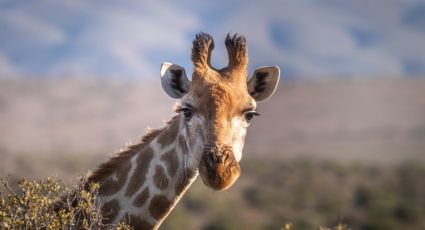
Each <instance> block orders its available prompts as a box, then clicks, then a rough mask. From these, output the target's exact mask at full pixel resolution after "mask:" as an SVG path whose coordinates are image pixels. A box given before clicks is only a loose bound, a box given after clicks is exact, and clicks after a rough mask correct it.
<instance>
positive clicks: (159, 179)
mask: <svg viewBox="0 0 425 230" xmlns="http://www.w3.org/2000/svg"><path fill="white" fill-rule="evenodd" d="M153 182H154V184H155V186H156V187H157V188H158V189H161V190H163V189H165V188H167V186H168V178H167V175H165V171H164V168H163V167H162V166H161V165H157V166H156V167H155V175H154V176H153Z"/></svg>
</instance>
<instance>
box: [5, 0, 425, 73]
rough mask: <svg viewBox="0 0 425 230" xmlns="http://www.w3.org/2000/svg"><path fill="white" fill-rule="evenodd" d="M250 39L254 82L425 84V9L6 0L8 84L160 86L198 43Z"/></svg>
mask: <svg viewBox="0 0 425 230" xmlns="http://www.w3.org/2000/svg"><path fill="white" fill-rule="evenodd" d="M200 31H203V32H207V33H210V34H211V35H212V36H213V37H214V41H215V49H214V52H213V59H212V62H213V65H215V66H216V67H218V68H221V67H224V66H225V65H226V63H227V54H226V51H225V47H224V38H225V36H226V34H227V33H232V34H233V33H239V34H242V35H245V36H246V38H247V42H248V48H249V56H250V64H249V70H250V72H251V73H252V72H253V71H254V70H255V69H256V68H258V67H260V66H264V65H278V66H280V68H281V70H282V77H286V78H344V77H362V78H364V77H394V76H396V77H400V76H401V77H418V76H419V77H421V76H425V0H373V1H372V0H369V1H366V0H345V1H340V0H316V1H307V0H293V1H284V0H276V1H267V0H265V1H255V0H246V1H234V0H226V1H225V0H218V1H198V0H187V1H165V0H164V1H158V0H156V1H154V0H152V1H126V0H123V1H110V0H104V1H80V0H72V1H71V0H64V1H57V0H38V1H20V0H0V78H2V77H14V76H22V77H25V78H31V77H35V78H36V77H65V76H84V77H118V78H126V79H153V78H157V77H159V67H160V65H161V63H162V62H164V61H168V62H173V63H175V64H179V65H181V66H183V67H185V68H186V70H187V72H188V73H190V72H191V69H192V66H191V62H190V50H191V43H192V40H193V38H194V36H195V34H196V33H198V32H200Z"/></svg>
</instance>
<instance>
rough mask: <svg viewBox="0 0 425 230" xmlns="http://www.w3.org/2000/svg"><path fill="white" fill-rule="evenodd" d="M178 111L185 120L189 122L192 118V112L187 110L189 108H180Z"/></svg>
mask: <svg viewBox="0 0 425 230" xmlns="http://www.w3.org/2000/svg"><path fill="white" fill-rule="evenodd" d="M180 111H181V112H182V113H183V116H184V117H185V118H186V119H188V120H189V119H190V118H191V117H192V110H191V109H189V108H181V110H180Z"/></svg>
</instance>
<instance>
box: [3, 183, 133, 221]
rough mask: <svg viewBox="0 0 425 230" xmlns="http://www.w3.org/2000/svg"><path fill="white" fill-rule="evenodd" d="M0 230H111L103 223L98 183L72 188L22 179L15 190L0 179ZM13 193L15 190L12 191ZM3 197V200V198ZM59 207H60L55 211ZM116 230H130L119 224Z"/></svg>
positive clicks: (60, 184) (61, 184) (80, 184)
mask: <svg viewBox="0 0 425 230" xmlns="http://www.w3.org/2000/svg"><path fill="white" fill-rule="evenodd" d="M0 182H1V184H0V191H3V192H0V229H112V228H113V227H112V226H106V225H104V224H103V223H102V215H101V212H100V206H99V204H98V202H96V196H97V191H98V189H99V185H98V184H90V185H88V186H86V188H84V186H83V185H84V184H85V183H84V182H81V183H79V184H78V185H76V186H75V187H74V188H69V187H67V186H66V185H65V184H64V183H63V182H59V181H56V180H54V179H52V178H48V179H46V180H40V181H31V180H27V179H22V180H20V181H19V182H18V184H17V185H18V186H17V189H12V188H11V187H10V186H9V182H8V179H7V178H2V179H0ZM14 190H16V191H14ZM5 196H6V197H5ZM58 207H60V208H58ZM117 229H129V227H128V226H127V225H125V224H124V223H120V224H119V225H118V226H117Z"/></svg>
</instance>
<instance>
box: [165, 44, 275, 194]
mask: <svg viewBox="0 0 425 230" xmlns="http://www.w3.org/2000/svg"><path fill="white" fill-rule="evenodd" d="M236 38H239V37H236ZM208 39H211V40H208ZM228 39H229V37H228ZM230 39H231V40H232V41H230V42H229V41H228V40H226V46H227V48H228V51H229V58H230V59H231V60H233V61H229V66H228V67H226V68H223V69H221V70H217V69H214V68H212V67H210V66H209V64H208V66H202V65H201V66H200V64H199V62H201V61H199V60H198V59H199V58H202V57H199V56H202V55H203V53H202V52H207V51H202V50H201V51H199V49H207V50H209V51H211V46H212V44H213V43H212V38H210V37H207V38H205V37H201V38H199V36H197V38H196V39H195V41H194V49H193V50H192V60H193V62H194V66H195V71H194V72H193V74H192V81H191V82H190V81H189V80H188V79H187V77H186V74H185V71H184V69H183V68H182V67H180V66H178V65H174V64H170V63H165V64H163V66H162V68H161V83H162V86H163V88H164V90H165V91H166V92H167V93H168V94H169V95H170V96H171V97H173V98H181V102H180V107H179V109H178V111H179V112H180V113H181V116H180V119H181V122H180V132H181V134H182V135H183V136H185V140H186V143H187V145H188V151H189V152H190V153H191V154H192V156H193V158H194V162H195V164H197V165H196V166H197V167H198V168H199V173H200V176H201V178H202V180H203V182H204V184H206V185H207V186H208V187H211V188H213V189H215V190H224V189H227V188H229V187H230V186H231V185H232V184H233V183H234V182H235V181H236V179H237V178H238V177H239V175H240V166H239V161H240V160H241V158H242V150H243V146H244V142H245V134H246V131H247V128H248V126H249V125H250V123H251V121H252V119H253V118H254V117H255V116H256V115H259V114H258V113H257V112H256V107H257V101H262V100H265V99H266V98H268V97H270V96H271V95H272V94H273V92H274V90H275V89H276V86H277V83H278V79H279V68H278V67H262V68H260V69H258V70H257V71H256V72H255V73H254V76H253V77H252V78H251V80H249V81H247V76H246V75H247V68H246V65H241V64H240V63H239V64H238V62H237V61H235V60H234V59H236V58H233V59H232V58H231V56H232V55H236V54H234V52H236V51H235V50H238V49H240V47H239V48H237V47H236V48H235V46H238V44H234V43H237V41H236V42H235V41H234V40H235V37H233V38H230ZM236 40H237V39H236ZM200 42H201V43H203V44H199V43H200ZM239 42H243V44H242V45H245V40H243V41H239ZM195 43H196V44H195ZM239 45H241V44H239ZM229 46H230V49H233V51H231V50H229ZM208 47H210V48H208ZM194 52H195V53H194ZM232 52H233V53H232ZM240 52H242V51H240ZM242 53H243V52H242ZM245 53H246V52H245ZM245 53H243V54H245ZM197 55H198V57H196V56H197ZM238 55H239V58H240V56H241V53H239V54H238ZM197 58H198V59H197ZM204 58H206V60H207V61H206V62H207V63H208V62H209V57H208V55H207V57H204ZM196 60H198V62H196ZM241 61H242V62H244V61H243V60H240V61H239V62H241Z"/></svg>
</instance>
